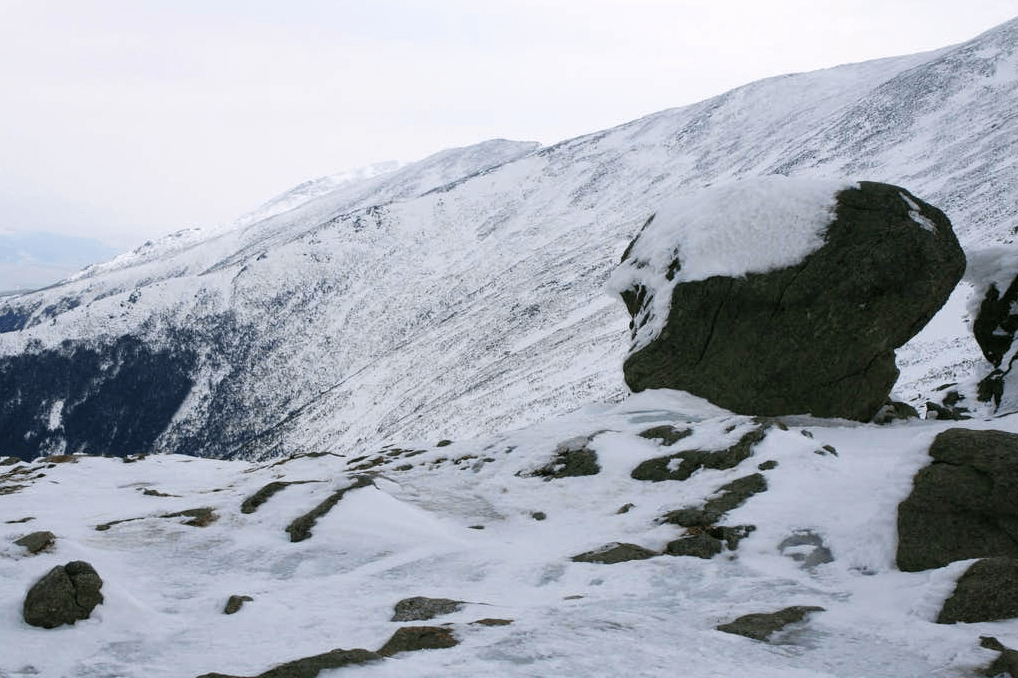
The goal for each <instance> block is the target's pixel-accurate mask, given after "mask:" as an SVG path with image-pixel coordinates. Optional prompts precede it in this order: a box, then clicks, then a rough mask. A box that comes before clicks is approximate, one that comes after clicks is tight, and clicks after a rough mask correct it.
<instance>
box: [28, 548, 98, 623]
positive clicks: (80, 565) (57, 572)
mask: <svg viewBox="0 0 1018 678" xmlns="http://www.w3.org/2000/svg"><path fill="white" fill-rule="evenodd" d="M102 585H103V581H102V579H100V577H99V575H98V574H97V573H96V571H95V568H93V567H92V566H91V565H89V564H88V563H86V562H84V561H81V560H76V561H73V562H70V563H67V564H66V565H57V566H56V567H54V568H53V569H52V570H50V571H49V572H47V573H46V575H45V576H43V578H42V579H40V580H39V581H37V582H36V583H35V584H34V585H33V586H32V588H31V589H29V591H28V595H27V596H25V605H24V609H23V616H24V619H25V622H26V623H28V624H31V625H32V626H41V627H43V628H46V629H52V628H55V627H57V626H60V625H62V624H73V623H75V622H76V621H79V620H81V619H88V617H89V615H90V614H92V610H93V609H94V608H95V606H96V605H98V604H99V603H101V602H102V601H103V596H102V594H101V593H99V589H100V588H102Z"/></svg>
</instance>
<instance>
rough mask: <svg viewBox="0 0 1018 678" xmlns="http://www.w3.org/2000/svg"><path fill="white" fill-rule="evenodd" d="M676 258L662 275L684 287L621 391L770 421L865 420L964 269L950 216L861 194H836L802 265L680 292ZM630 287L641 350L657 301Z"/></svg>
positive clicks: (867, 185) (906, 201) (878, 190)
mask: <svg viewBox="0 0 1018 678" xmlns="http://www.w3.org/2000/svg"><path fill="white" fill-rule="evenodd" d="M789 216H790V218H791V217H793V216H794V215H789ZM668 227H669V226H668V225H664V226H662V225H660V224H655V225H654V226H653V228H668ZM648 228H650V227H648V226H645V230H644V231H643V232H641V233H640V235H638V236H637V239H636V240H634V243H633V245H631V246H630V249H629V250H627V252H626V254H625V255H624V256H623V263H624V264H626V262H627V257H630V255H631V253H632V251H633V249H634V245H635V244H636V243H637V242H638V240H639V239H640V238H641V237H644V235H645V232H646V231H647V229H648ZM734 246H735V247H750V248H752V247H756V246H758V244H757V243H738V242H737V243H735V244H734ZM682 247H683V245H682V243H679V245H678V247H677V250H676V253H675V257H674V260H673V263H672V265H670V266H669V267H668V271H667V277H668V280H673V279H676V280H678V281H679V282H678V283H677V284H675V285H674V287H669V286H664V287H662V290H663V292H662V293H666V292H667V290H669V289H671V299H670V307H669V311H668V315H667V318H666V319H665V320H664V321H663V326H662V327H661V329H660V331H659V332H657V333H656V335H655V336H653V338H652V340H650V341H649V343H647V344H646V345H643V346H639V345H638V346H635V347H634V350H633V352H632V353H631V354H630V355H629V357H628V358H627V359H626V362H625V367H624V370H625V379H626V383H627V384H628V385H629V387H630V388H631V389H633V390H634V391H642V390H644V389H653V388H672V389H679V390H684V391H688V392H691V393H693V394H695V395H698V396H701V397H704V398H707V399H708V400H710V401H711V402H713V403H715V404H717V405H720V406H722V407H725V408H727V409H730V410H733V411H735V412H740V413H746V414H756V415H766V416H772V415H781V414H800V413H807V412H808V413H812V414H814V415H816V416H821V417H844V418H848V419H856V420H860V421H869V420H870V419H871V418H872V417H873V416H874V415H876V414H877V412H878V411H879V410H880V409H881V407H882V406H883V405H884V403H885V402H886V401H887V397H888V394H889V392H890V390H891V387H892V386H893V385H894V382H895V380H896V379H897V376H898V369H897V367H896V366H895V362H894V349H895V348H896V347H898V346H901V345H902V344H904V343H905V342H906V341H908V340H909V339H910V338H911V337H912V336H914V335H915V334H916V333H917V332H918V331H919V330H920V329H922V327H923V326H924V325H925V324H926V323H927V322H928V321H929V319H930V318H932V317H933V315H934V314H935V313H936V312H937V310H939V309H940V307H941V306H942V305H943V304H944V302H945V301H946V300H947V298H948V296H949V295H950V293H951V290H952V289H954V287H955V285H956V284H957V282H958V281H959V280H960V278H961V276H962V273H963V272H964V269H965V255H964V254H963V252H962V249H961V247H960V246H959V244H958V240H957V238H956V237H955V235H954V232H953V231H952V229H951V223H950V222H949V221H948V219H947V217H946V216H945V215H944V214H943V212H941V211H940V210H939V209H937V208H936V207H933V206H931V205H929V204H927V203H925V202H923V201H922V200H920V199H919V198H916V197H915V196H913V195H912V194H910V193H909V192H908V191H906V190H905V189H903V188H900V187H897V186H892V185H889V184H880V183H873V182H866V181H864V182H860V183H859V185H858V187H857V188H848V189H845V190H842V191H840V192H838V193H837V203H836V216H835V219H834V221H833V222H831V223H830V224H829V225H828V226H827V228H826V231H825V232H824V234H823V244H822V246H820V247H819V249H816V250H815V251H813V252H812V253H810V254H808V255H806V256H805V258H804V259H803V260H801V261H800V262H799V263H796V264H794V265H791V266H787V267H784V268H778V269H776V270H768V271H767V272H762V273H759V272H747V273H745V275H736V276H733V277H728V276H725V275H713V276H711V277H707V278H706V279H693V280H689V281H683V278H682V266H683V263H682V261H681V257H682V256H683V255H682V251H681V250H682ZM633 256H635V255H633ZM688 263H690V262H687V264H688ZM694 263H695V262H694ZM640 265H641V262H640V261H638V260H630V261H629V262H628V266H629V267H630V269H633V268H635V269H636V270H637V271H638V270H639V267H640ZM676 276H678V277H677V278H676ZM632 278H633V279H634V283H633V284H632V286H630V287H629V288H628V289H626V290H624V291H622V297H623V300H624V301H625V303H626V305H627V307H628V309H629V312H630V314H631V315H632V316H633V318H634V327H633V329H634V340H635V339H636V337H637V333H638V332H639V331H640V330H641V323H644V322H646V318H647V309H648V308H649V307H650V305H652V304H653V296H654V294H655V290H652V289H649V288H648V287H646V286H644V285H643V284H641V283H640V282H639V275H636V274H634V275H633V276H632Z"/></svg>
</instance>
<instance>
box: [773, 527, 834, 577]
mask: <svg viewBox="0 0 1018 678" xmlns="http://www.w3.org/2000/svg"><path fill="white" fill-rule="evenodd" d="M778 551H780V552H781V555H783V556H787V557H789V558H791V559H792V560H794V561H796V562H798V563H801V564H802V567H803V568H805V569H807V570H811V569H813V568H814V567H816V566H817V565H823V564H825V563H833V562H834V554H833V553H831V549H829V548H828V547H827V545H826V544H825V543H824V539H823V537H821V536H820V535H819V534H817V533H816V532H814V531H813V530H796V531H795V532H793V533H792V534H791V535H789V536H788V537H785V538H784V539H782V540H781V543H780V544H778Z"/></svg>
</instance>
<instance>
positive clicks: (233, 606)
mask: <svg viewBox="0 0 1018 678" xmlns="http://www.w3.org/2000/svg"><path fill="white" fill-rule="evenodd" d="M253 600H254V598H252V597H251V596H230V599H229V600H227V601H226V607H224V608H223V614H236V613H237V612H239V611H240V608H241V607H243V606H244V603H250V602H252V601H253Z"/></svg>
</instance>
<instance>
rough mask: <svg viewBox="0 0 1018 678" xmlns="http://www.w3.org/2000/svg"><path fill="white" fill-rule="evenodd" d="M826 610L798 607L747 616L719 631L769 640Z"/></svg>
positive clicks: (722, 625) (723, 625) (729, 623)
mask: <svg viewBox="0 0 1018 678" xmlns="http://www.w3.org/2000/svg"><path fill="white" fill-rule="evenodd" d="M823 611H824V608H822V607H816V606H813V605H796V606H794V607H786V608H785V609H783V610H778V611H777V612H769V613H759V614H747V615H745V616H742V617H739V618H738V619H736V620H734V621H731V622H728V623H727V624H721V625H720V626H718V627H717V630H718V631H724V632H725V633H734V634H737V635H740V636H746V637H747V638H752V639H753V640H767V639H768V638H770V637H771V636H772V635H773V634H774V633H777V632H778V631H780V630H782V629H783V628H785V627H786V626H788V625H789V624H796V623H798V622H801V621H802V620H803V619H805V618H806V617H807V616H808V615H809V614H810V613H811V612H823Z"/></svg>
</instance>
